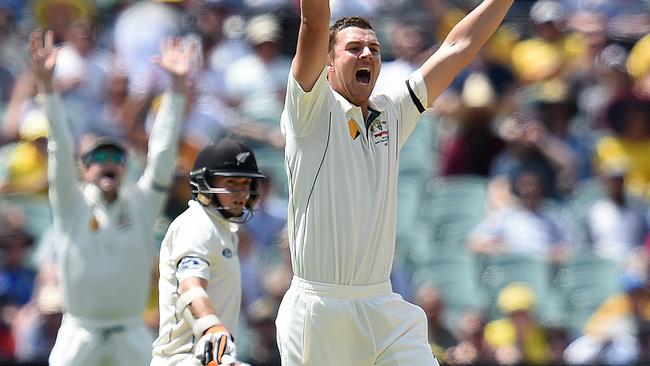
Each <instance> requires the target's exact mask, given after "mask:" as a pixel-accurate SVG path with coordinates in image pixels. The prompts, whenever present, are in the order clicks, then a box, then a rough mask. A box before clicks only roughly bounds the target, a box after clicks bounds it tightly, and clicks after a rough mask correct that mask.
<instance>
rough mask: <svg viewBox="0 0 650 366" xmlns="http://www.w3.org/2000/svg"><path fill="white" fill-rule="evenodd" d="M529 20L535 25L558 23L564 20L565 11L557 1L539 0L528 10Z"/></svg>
mask: <svg viewBox="0 0 650 366" xmlns="http://www.w3.org/2000/svg"><path fill="white" fill-rule="evenodd" d="M530 19H532V21H533V22H535V23H537V24H542V23H548V22H553V23H555V22H560V21H563V20H564V19H566V10H565V9H564V5H562V3H560V2H559V1H554V0H539V1H537V2H536V3H535V4H534V5H533V6H532V7H531V8H530Z"/></svg>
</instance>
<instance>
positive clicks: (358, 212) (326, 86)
mask: <svg viewBox="0 0 650 366" xmlns="http://www.w3.org/2000/svg"><path fill="white" fill-rule="evenodd" d="M512 2H513V0H484V1H483V2H482V3H481V4H480V5H479V6H478V7H477V8H476V9H475V10H474V11H472V12H471V13H470V14H469V15H467V16H466V17H465V18H464V19H463V20H462V21H461V22H460V23H459V24H458V25H457V26H456V27H454V29H453V30H452V31H451V33H450V34H449V35H448V37H447V39H446V40H445V41H444V43H443V44H442V45H441V46H440V48H439V49H438V51H437V52H436V53H435V54H434V55H432V56H431V57H430V58H429V59H428V60H427V61H426V62H425V63H424V64H423V65H422V66H421V67H420V68H419V69H417V70H416V71H415V72H413V73H412V74H411V76H410V78H409V79H408V80H405V81H403V82H401V83H398V84H396V85H394V86H393V88H392V89H391V90H390V91H389V92H387V93H386V94H384V95H375V96H372V97H371V94H372V90H373V87H374V85H375V81H376V80H377V76H378V75H379V71H380V69H381V55H380V50H381V46H380V44H379V42H378V40H377V37H376V35H375V32H374V31H373V30H372V27H371V25H370V24H369V23H368V22H367V21H366V20H364V19H362V18H358V17H351V18H343V19H341V20H338V21H337V22H336V23H334V25H333V26H332V27H331V28H329V29H328V24H329V19H330V10H329V1H328V0H301V2H300V5H301V25H300V32H299V35H298V45H297V50H296V56H295V58H294V60H293V64H292V68H291V73H290V76H289V82H288V87H287V96H286V100H285V109H284V112H283V114H282V119H281V128H282V132H283V134H284V136H285V138H286V150H285V163H286V172H287V176H288V182H289V217H288V232H289V245H290V250H291V260H292V265H293V270H294V275H295V277H294V279H293V282H292V285H291V288H290V289H289V291H288V292H287V294H286V295H285V297H284V299H283V301H282V304H281V306H280V311H279V314H278V317H277V320H276V325H277V337H278V345H279V348H280V353H281V356H282V364H283V365H285V366H289V365H291V366H293V365H323V366H325V365H355V366H365V365H381V366H388V365H408V366H413V365H435V364H437V362H436V360H435V359H434V357H433V355H432V352H431V348H430V347H429V345H428V342H427V328H426V317H425V315H424V312H423V311H422V309H420V308H418V307H417V306H415V305H412V304H410V303H408V302H406V301H404V300H403V299H402V298H401V297H400V296H399V295H397V294H395V293H393V292H392V289H391V284H390V282H389V276H390V272H391V266H392V263H393V255H394V246H395V230H396V214H395V213H396V212H397V194H396V185H397V172H398V163H399V152H400V148H401V147H402V145H403V144H404V142H405V141H406V139H407V137H408V136H409V134H410V133H411V131H412V130H413V128H414V126H415V124H416V122H417V120H418V117H419V115H420V114H421V113H422V112H423V111H424V110H425V107H427V106H430V105H431V103H432V102H433V101H434V100H435V99H436V97H437V96H438V95H439V94H440V93H442V91H444V90H445V89H446V88H447V86H448V85H449V84H450V83H451V81H452V80H453V79H454V77H455V76H456V74H458V72H459V71H460V70H461V69H462V68H463V67H465V66H466V65H467V64H469V63H470V61H471V60H472V59H473V58H474V57H475V55H476V54H477V53H478V51H479V49H480V48H481V47H482V46H483V44H484V43H485V42H486V41H487V40H488V38H489V37H490V36H491V35H492V33H493V32H494V31H495V30H496V28H497V27H498V26H499V24H500V23H501V21H502V20H503V18H504V17H505V15H506V13H507V11H508V9H509V8H510V6H511V5H512ZM328 34H329V38H328Z"/></svg>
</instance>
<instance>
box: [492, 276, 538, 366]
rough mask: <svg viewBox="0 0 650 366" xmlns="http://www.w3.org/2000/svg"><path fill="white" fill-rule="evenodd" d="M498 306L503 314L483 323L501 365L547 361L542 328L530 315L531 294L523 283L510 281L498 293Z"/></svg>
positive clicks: (531, 311)
mask: <svg viewBox="0 0 650 366" xmlns="http://www.w3.org/2000/svg"><path fill="white" fill-rule="evenodd" d="M498 304H499V309H500V310H501V312H503V313H504V314H505V315H506V317H505V318H502V319H497V320H494V321H491V322H489V323H488V324H487V325H486V326H485V332H484V336H485V339H486V341H487V342H488V343H489V344H490V345H491V346H492V347H494V349H495V350H496V361H497V363H499V364H501V365H512V364H520V363H523V364H548V363H549V362H550V361H551V355H550V350H549V346H548V342H547V340H546V334H545V333H544V330H543V328H542V327H541V326H540V325H539V324H538V323H537V320H536V319H535V316H534V315H533V308H534V306H535V294H534V293H533V291H532V290H531V289H530V288H529V287H528V286H526V285H525V284H523V283H518V282H515V283H511V284H510V285H508V286H506V287H505V288H504V289H503V290H501V292H500V293H499V297H498Z"/></svg>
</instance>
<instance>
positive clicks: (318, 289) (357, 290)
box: [291, 276, 393, 299]
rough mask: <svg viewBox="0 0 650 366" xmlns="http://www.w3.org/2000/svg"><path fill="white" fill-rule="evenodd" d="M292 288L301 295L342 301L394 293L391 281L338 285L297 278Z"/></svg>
mask: <svg viewBox="0 0 650 366" xmlns="http://www.w3.org/2000/svg"><path fill="white" fill-rule="evenodd" d="M291 288H292V289H294V290H296V291H298V292H301V293H307V294H313V295H319V296H324V297H334V298H340V299H367V298H371V297H376V296H380V295H388V294H391V293H393V287H392V286H391V284H390V281H386V282H382V283H378V284H375V285H336V284H333V283H322V282H314V281H307V280H304V279H302V278H300V277H296V276H294V277H293V280H291Z"/></svg>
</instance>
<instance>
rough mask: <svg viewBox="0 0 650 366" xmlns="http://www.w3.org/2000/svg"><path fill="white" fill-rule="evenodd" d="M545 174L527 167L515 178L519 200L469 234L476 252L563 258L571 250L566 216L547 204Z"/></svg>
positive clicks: (486, 219)
mask: <svg viewBox="0 0 650 366" xmlns="http://www.w3.org/2000/svg"><path fill="white" fill-rule="evenodd" d="M544 189H545V188H544V185H543V180H542V175H541V174H540V172H538V171H536V170H534V169H530V168H529V169H524V170H521V171H520V172H518V173H517V175H516V176H515V178H514V179H513V181H512V191H513V193H514V195H515V196H516V202H515V204H514V205H512V206H511V207H509V208H505V209H502V210H499V211H495V212H493V213H491V214H490V215H488V216H487V217H486V218H485V219H484V220H483V221H482V222H481V223H479V225H478V226H477V227H476V228H475V229H474V230H473V231H472V232H471V233H470V235H469V236H468V239H467V241H468V245H469V247H470V248H471V250H473V251H474V252H475V253H478V254H486V255H499V254H503V253H506V254H520V255H526V256H533V257H539V258H544V259H547V260H549V261H561V260H563V259H564V258H565V257H566V254H567V252H568V250H569V245H568V238H567V236H568V235H567V229H568V228H567V227H565V223H564V218H563V216H562V215H561V213H560V212H558V211H557V210H556V209H555V208H554V207H553V206H551V205H547V204H545V201H544Z"/></svg>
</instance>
